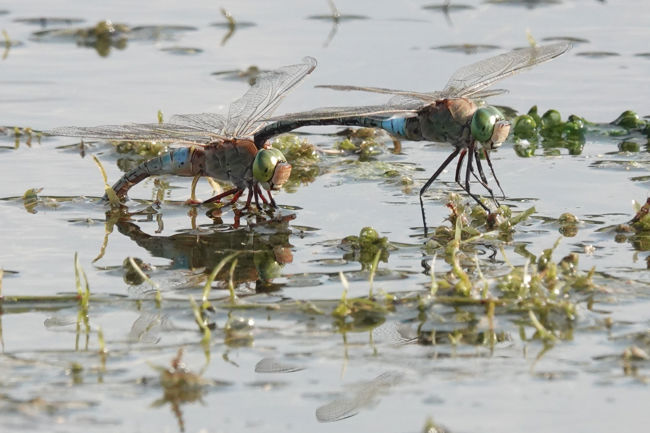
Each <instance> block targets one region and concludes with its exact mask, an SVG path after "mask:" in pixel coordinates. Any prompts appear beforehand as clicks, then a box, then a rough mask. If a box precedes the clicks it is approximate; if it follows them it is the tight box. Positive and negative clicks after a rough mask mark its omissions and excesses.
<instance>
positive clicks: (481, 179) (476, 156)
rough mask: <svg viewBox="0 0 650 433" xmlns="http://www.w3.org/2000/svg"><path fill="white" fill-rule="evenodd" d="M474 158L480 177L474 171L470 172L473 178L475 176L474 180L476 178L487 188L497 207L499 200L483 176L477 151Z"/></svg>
mask: <svg viewBox="0 0 650 433" xmlns="http://www.w3.org/2000/svg"><path fill="white" fill-rule="evenodd" d="M474 158H475V160H476V168H478V174H479V176H480V179H479V177H477V176H476V173H474V171H473V170H472V174H474V178H476V180H478V182H479V183H480V184H481V185H483V188H485V189H487V191H488V192H489V193H490V197H492V200H494V203H495V204H496V205H497V207H499V206H500V205H499V202H498V201H497V199H496V197H494V192H493V191H492V188H490V186H489V185H488V181H487V178H486V177H485V173H484V172H483V166H482V165H481V159H480V158H479V156H478V152H477V151H476V152H475V153H474Z"/></svg>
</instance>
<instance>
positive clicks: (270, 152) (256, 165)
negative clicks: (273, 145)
mask: <svg viewBox="0 0 650 433" xmlns="http://www.w3.org/2000/svg"><path fill="white" fill-rule="evenodd" d="M285 161H286V158H285V157H284V155H283V154H282V152H280V151H279V150H278V149H262V150H260V151H259V152H257V155H256V156H255V161H253V177H254V178H255V179H256V180H257V181H258V182H262V183H265V182H269V181H270V180H271V179H272V178H273V174H274V173H275V167H276V166H277V165H278V163H279V162H285Z"/></svg>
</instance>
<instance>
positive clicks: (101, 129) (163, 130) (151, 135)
mask: <svg viewBox="0 0 650 433" xmlns="http://www.w3.org/2000/svg"><path fill="white" fill-rule="evenodd" d="M45 133H46V134H48V135H61V136H67V137H84V138H98V139H104V140H125V141H126V140H134V141H137V140H142V141H146V140H156V141H162V142H188V143H197V144H206V143H207V142H209V141H210V140H212V139H214V138H218V135H216V134H214V133H212V132H210V131H202V130H197V129H193V128H190V127H188V126H185V125H175V124H172V123H160V124H159V123H133V124H127V125H103V126H89V127H84V126H64V127H61V128H54V129H52V130H49V131H45Z"/></svg>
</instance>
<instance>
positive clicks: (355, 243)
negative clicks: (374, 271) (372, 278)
mask: <svg viewBox="0 0 650 433" xmlns="http://www.w3.org/2000/svg"><path fill="white" fill-rule="evenodd" d="M340 247H341V248H342V249H343V250H345V251H347V252H346V253H345V254H344V255H343V259H345V260H347V261H356V262H359V263H361V267H362V269H364V270H365V269H368V268H369V267H370V266H371V264H372V262H373V260H374V258H375V256H376V255H377V254H379V260H381V261H382V262H384V263H386V262H387V261H388V256H389V255H390V251H392V250H395V249H396V248H395V247H394V246H393V245H391V243H390V242H389V241H388V238H387V237H382V236H379V233H377V230H375V229H374V228H372V227H364V228H362V229H361V231H360V232H359V236H354V235H352V236H346V237H345V238H343V239H342V240H341V244H340Z"/></svg>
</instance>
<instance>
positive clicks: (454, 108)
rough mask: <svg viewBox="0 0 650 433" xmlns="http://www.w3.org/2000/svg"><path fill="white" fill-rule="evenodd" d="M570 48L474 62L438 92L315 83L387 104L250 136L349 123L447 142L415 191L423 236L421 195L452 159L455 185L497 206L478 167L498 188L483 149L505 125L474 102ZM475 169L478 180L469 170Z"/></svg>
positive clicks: (289, 117) (300, 117) (321, 115)
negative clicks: (379, 97) (474, 184)
mask: <svg viewBox="0 0 650 433" xmlns="http://www.w3.org/2000/svg"><path fill="white" fill-rule="evenodd" d="M570 48H571V45H570V44H569V43H567V42H558V43H553V44H547V45H540V46H531V47H527V48H520V49H516V50H513V51H510V52H507V53H504V54H500V55H497V56H494V57H490V58H487V59H484V60H480V61H478V62H476V63H473V64H470V65H467V66H464V67H462V68H460V69H458V70H457V71H456V72H454V73H453V75H452V76H451V78H450V79H449V81H448V82H447V84H446V86H445V87H444V88H443V89H442V90H441V91H434V92H414V91H407V90H395V89H386V88H381V87H363V86H349V85H321V86H316V87H325V88H329V89H334V90H343V91H349V90H358V91H363V92H373V93H383V94H389V95H393V96H392V97H391V98H390V99H389V100H388V102H387V103H385V104H380V105H366V106H355V107H325V108H317V109H314V110H310V111H305V112H300V113H289V114H285V115H282V116H277V117H272V118H270V119H269V120H272V121H273V123H270V124H268V125H267V126H265V127H264V128H262V129H261V130H260V131H258V133H257V134H256V136H255V139H256V140H257V141H259V142H263V141H265V140H266V139H267V138H268V137H269V136H271V135H277V134H280V133H283V132H288V131H291V130H293V129H296V128H300V127H302V126H309V125H352V126H365V127H373V128H381V129H384V130H386V131H387V132H389V133H391V134H392V135H394V136H396V137H398V138H401V139H406V140H414V141H420V140H426V141H434V142H443V143H450V144H451V145H453V146H454V150H453V151H452V153H451V154H450V155H449V156H448V157H447V159H445V160H444V162H443V163H442V164H441V165H440V166H439V167H438V168H437V169H436V171H435V172H434V173H433V175H432V176H431V177H430V178H429V179H428V180H427V182H426V183H425V184H424V186H422V188H421V189H420V209H421V212H422V221H423V223H424V232H425V235H426V233H427V225H426V217H425V212H424V203H423V200H422V196H423V195H424V193H425V192H426V191H427V190H428V189H429V187H430V186H431V184H432V183H433V182H434V181H435V180H436V178H438V176H439V175H440V174H441V173H442V172H443V171H444V170H445V168H446V167H447V166H448V165H449V164H450V163H451V162H452V161H453V160H454V159H455V158H456V157H458V163H457V165H456V173H455V179H454V180H455V182H456V183H457V184H458V185H460V187H461V188H462V189H463V190H464V191H465V192H466V193H467V194H468V195H469V196H470V197H472V198H473V199H474V200H475V201H476V202H477V203H478V204H479V205H481V206H482V207H483V208H484V209H485V210H486V211H488V212H490V210H489V208H488V207H487V206H486V205H485V204H484V203H483V202H482V201H481V200H480V199H479V197H477V196H476V195H474V194H473V193H472V192H471V191H470V178H471V176H474V178H475V179H477V181H478V182H479V183H480V184H481V185H482V186H483V187H484V188H486V190H487V191H488V192H489V193H490V195H491V197H492V199H493V200H494V202H495V203H496V204H497V206H498V202H497V200H496V199H495V197H494V193H493V191H492V189H491V188H490V187H489V185H488V181H487V177H486V176H485V172H484V171H483V167H482V165H481V160H480V154H482V155H483V157H484V158H485V160H486V162H487V163H488V165H489V168H490V171H491V172H492V176H493V177H494V179H495V181H496V183H497V186H498V187H499V189H500V190H501V193H502V195H503V196H504V197H505V194H504V193H503V189H502V188H501V185H500V183H499V180H498V179H497V177H496V175H495V173H494V167H493V166H492V162H491V160H490V157H489V151H491V150H494V149H496V148H497V147H499V146H500V145H501V144H502V143H503V142H504V141H505V140H506V139H507V137H508V134H509V133H510V122H509V121H507V120H506V119H505V116H504V115H503V113H502V112H501V111H500V110H499V109H498V108H496V107H494V106H490V105H486V106H482V105H481V103H480V101H482V100H483V99H485V98H487V97H489V96H494V95H498V94H501V93H505V92H506V91H505V90H502V89H488V87H489V86H491V85H492V84H494V83H495V82H497V81H499V80H501V79H503V78H506V77H508V76H510V75H513V74H515V73H517V72H520V71H522V70H525V69H528V68H531V67H533V66H535V65H538V64H540V63H543V62H546V61H548V60H551V59H553V58H555V57H557V56H559V55H561V54H564V53H565V52H567V51H568V50H569V49H570ZM465 157H467V166H466V169H465V177H464V180H463V181H462V182H461V171H462V168H463V161H464V159H465ZM474 164H476V168H477V169H478V176H477V174H476V171H475V170H474Z"/></svg>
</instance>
